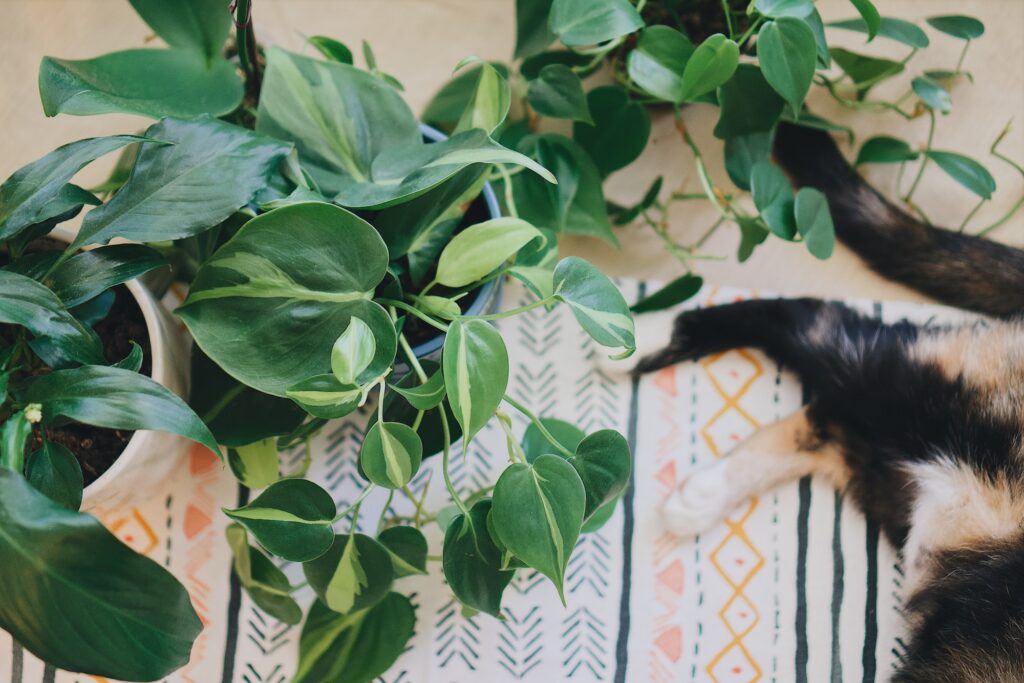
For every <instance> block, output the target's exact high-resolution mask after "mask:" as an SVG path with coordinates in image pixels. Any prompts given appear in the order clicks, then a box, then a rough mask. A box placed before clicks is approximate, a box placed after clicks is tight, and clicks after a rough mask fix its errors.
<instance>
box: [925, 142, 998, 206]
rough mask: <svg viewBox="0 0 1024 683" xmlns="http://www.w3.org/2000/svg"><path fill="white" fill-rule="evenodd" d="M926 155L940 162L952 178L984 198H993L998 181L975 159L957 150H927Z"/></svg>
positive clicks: (941, 166)
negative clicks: (958, 152)
mask: <svg viewBox="0 0 1024 683" xmlns="http://www.w3.org/2000/svg"><path fill="white" fill-rule="evenodd" d="M924 155H925V156H926V157H928V158H929V159H931V160H932V161H934V162H935V163H936V164H938V166H939V168H941V169H942V170H943V171H945V172H946V173H947V174H948V175H949V177H950V178H952V179H953V180H955V181H957V182H958V183H960V184H961V185H963V186H964V187H966V188H967V189H968V190H970V191H971V192H973V193H974V194H976V195H978V196H979V197H981V198H982V199H991V198H992V193H993V192H995V191H996V181H995V178H993V177H992V174H991V173H989V172H988V170H987V169H986V168H985V167H984V166H982V165H981V164H979V163H978V162H977V161H975V160H974V159H971V158H969V157H965V156H964V155H963V154H957V153H956V152H942V151H939V150H935V149H930V150H925V152H924Z"/></svg>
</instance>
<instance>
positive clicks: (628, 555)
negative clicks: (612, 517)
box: [614, 282, 647, 683]
mask: <svg viewBox="0 0 1024 683" xmlns="http://www.w3.org/2000/svg"><path fill="white" fill-rule="evenodd" d="M646 290H647V283H646V282H641V283H640V284H639V286H638V287H637V293H636V296H637V299H638V300H639V299H643V298H644V294H645V293H646ZM639 405H640V378H639V377H633V381H632V383H631V386H630V395H629V424H628V426H627V430H626V438H627V440H628V441H629V452H630V453H632V454H633V461H634V463H635V462H636V442H637V422H638V421H639V419H638V418H639ZM633 472H634V476H633V477H632V478H631V479H630V482H629V486H628V487H627V488H626V492H625V493H624V494H623V496H622V595H621V597H620V599H619V635H618V639H617V640H616V642H615V678H614V681H615V683H626V669H627V668H628V667H629V627H630V621H629V617H630V614H629V606H630V588H631V584H632V578H633V576H632V575H633V524H634V517H633V500H634V498H635V496H636V476H635V472H636V466H635V465H634V466H633Z"/></svg>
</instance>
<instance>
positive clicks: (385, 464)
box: [359, 422, 423, 489]
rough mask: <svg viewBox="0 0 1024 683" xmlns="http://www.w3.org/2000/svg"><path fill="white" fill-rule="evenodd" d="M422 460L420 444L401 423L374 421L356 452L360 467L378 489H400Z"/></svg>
mask: <svg viewBox="0 0 1024 683" xmlns="http://www.w3.org/2000/svg"><path fill="white" fill-rule="evenodd" d="M422 461H423V443H422V442H421V441H420V437H419V435H417V434H416V432H415V431H413V429H412V428H411V427H408V426H406V425H404V424H402V423H401V422H375V423H374V424H373V426H372V427H370V429H369V430H368V431H367V432H366V436H365V437H364V438H363V444H362V447H361V448H360V449H359V465H360V467H362V469H363V472H365V473H366V478H367V479H369V480H370V481H372V482H373V483H374V484H377V485H378V486H382V487H384V488H389V489H400V488H402V487H403V486H405V485H406V484H408V483H409V482H410V481H411V480H412V478H413V477H414V476H416V472H418V471H419V469H420V463H421V462H422Z"/></svg>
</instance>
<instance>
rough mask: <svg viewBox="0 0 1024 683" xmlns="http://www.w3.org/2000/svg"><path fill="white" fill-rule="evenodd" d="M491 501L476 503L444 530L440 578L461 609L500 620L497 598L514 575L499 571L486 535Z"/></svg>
mask: <svg viewBox="0 0 1024 683" xmlns="http://www.w3.org/2000/svg"><path fill="white" fill-rule="evenodd" d="M490 512H491V500H490V499H489V498H488V499H484V500H480V501H477V502H476V504H474V505H473V507H472V508H471V509H470V511H469V516H468V517H467V516H465V515H461V514H460V515H458V516H456V517H455V518H454V519H453V520H452V521H451V522H449V523H448V526H447V527H446V528H445V529H446V530H445V534H444V550H443V552H442V565H443V567H444V578H445V580H446V581H447V582H448V586H449V587H450V588H451V589H452V593H454V594H455V597H456V598H458V599H459V602H461V603H462V604H463V605H466V606H468V607H471V608H473V609H475V610H478V611H480V612H483V613H484V614H490V615H491V616H495V617H497V616H500V614H501V596H502V594H503V593H504V592H505V588H506V587H508V584H509V582H511V581H512V577H513V576H514V575H515V572H514V571H510V570H507V569H502V559H501V554H502V553H501V550H499V549H498V546H497V545H495V543H494V540H493V539H492V538H491V535H490V532H489V531H488V524H487V518H488V515H489V514H490Z"/></svg>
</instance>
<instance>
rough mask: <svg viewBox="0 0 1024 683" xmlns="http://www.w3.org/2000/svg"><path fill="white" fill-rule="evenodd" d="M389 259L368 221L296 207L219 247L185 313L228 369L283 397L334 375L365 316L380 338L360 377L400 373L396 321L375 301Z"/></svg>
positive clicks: (260, 220) (266, 217) (324, 207)
mask: <svg viewBox="0 0 1024 683" xmlns="http://www.w3.org/2000/svg"><path fill="white" fill-rule="evenodd" d="M387 263H388V253H387V249H386V248H385V246H384V243H383V241H382V240H381V238H380V235H379V234H378V233H377V231H376V230H374V229H373V227H372V226H371V225H369V224H368V223H366V222H365V221H363V220H362V219H360V218H358V217H357V216H355V215H354V214H351V213H349V212H348V211H345V210H344V209H341V208H338V207H336V206H331V205H329V204H320V203H308V204H293V205H291V206H285V207H282V208H280V209H275V210H273V211H271V212H269V213H266V214H263V215H261V216H258V217H256V218H254V219H252V220H251V221H249V222H248V223H246V224H245V225H244V226H243V227H242V229H241V230H239V231H238V233H237V234H236V235H235V236H234V237H233V238H232V239H231V240H230V241H228V243H227V244H225V245H224V246H222V247H221V248H220V249H218V250H217V252H216V253H214V255H213V256H212V257H211V258H210V259H209V260H208V261H207V262H206V263H205V264H204V265H203V266H202V267H201V268H200V269H199V272H198V273H196V278H195V280H194V282H193V283H192V288H191V290H190V292H189V296H188V298H187V299H186V300H185V303H184V304H183V306H182V307H181V308H179V309H178V315H180V316H181V317H182V319H183V320H184V321H185V324H186V325H188V328H189V330H190V331H191V332H192V336H193V337H194V338H195V340H196V342H197V343H198V344H199V346H200V347H201V348H202V349H203V351H204V353H206V354H207V355H208V356H210V358H212V359H213V360H214V361H216V362H217V364H218V365H220V366H221V367H222V368H223V369H224V370H225V371H227V372H228V373H229V374H230V375H232V376H233V377H235V378H237V379H239V380H240V381H242V382H243V383H245V384H247V385H248V386H251V387H254V388H256V389H259V390H260V391H263V392H265V393H268V394H273V395H275V396H284V395H285V392H286V391H287V390H288V389H290V388H292V387H293V386H294V385H296V384H298V383H299V382H302V381H304V380H306V379H307V378H309V377H314V376H317V375H323V374H326V373H328V372H330V348H331V346H332V345H333V344H334V342H335V340H336V339H337V338H338V335H340V334H341V332H342V331H343V330H345V328H347V327H348V325H349V321H350V319H351V318H352V317H353V316H356V317H358V318H359V319H360V320H362V321H363V322H364V323H366V324H367V325H369V327H370V329H371V330H373V333H374V337H375V338H376V341H377V349H376V353H375V355H374V360H373V362H371V363H370V365H369V366H368V367H367V368H366V370H364V371H363V373H362V374H361V375H360V378H359V379H360V382H363V381H369V380H371V379H373V378H375V377H379V376H381V375H382V374H384V373H385V372H386V371H387V370H388V368H390V367H391V364H392V362H393V361H394V358H395V350H396V347H397V337H396V335H395V329H394V325H393V324H392V322H391V318H390V316H389V315H388V314H387V312H386V311H385V310H384V309H383V308H381V307H380V306H379V305H378V304H376V303H374V302H372V301H370V297H371V296H372V295H373V290H374V288H375V287H376V286H377V284H379V283H380V281H381V280H382V279H383V277H384V273H385V272H386V270H387ZM299 338H301V339H302V340H303V343H302V344H299V345H296V344H295V340H296V339H299Z"/></svg>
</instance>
